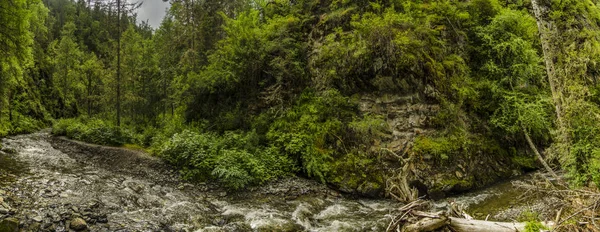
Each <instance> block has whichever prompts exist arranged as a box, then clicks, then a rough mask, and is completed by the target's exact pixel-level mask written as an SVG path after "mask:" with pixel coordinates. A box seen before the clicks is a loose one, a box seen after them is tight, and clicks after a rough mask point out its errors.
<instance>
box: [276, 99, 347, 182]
mask: <svg viewBox="0 0 600 232" xmlns="http://www.w3.org/2000/svg"><path fill="white" fill-rule="evenodd" d="M353 107H354V106H353V104H351V103H349V100H348V98H346V97H344V96H342V95H341V94H340V93H339V92H338V91H336V90H328V91H324V92H322V93H318V94H316V93H313V92H305V93H304V94H303V95H302V96H301V97H300V100H299V101H298V103H297V105H296V106H294V107H293V108H291V109H290V110H288V111H287V112H286V114H285V115H284V116H283V117H281V118H279V119H277V120H276V121H275V122H274V123H273V124H272V125H271V128H270V130H269V132H268V133H267V138H268V139H269V141H271V142H272V143H273V144H274V145H275V146H277V147H280V148H281V150H282V152H284V153H286V154H288V155H290V156H291V157H293V159H295V160H297V161H298V162H299V163H300V166H301V167H302V168H303V170H304V172H305V173H306V174H308V175H309V176H310V177H316V178H318V179H320V180H321V181H322V182H325V176H326V175H327V173H329V171H330V168H331V164H332V162H333V160H334V155H335V151H336V149H337V145H338V144H339V143H340V142H343V140H341V137H340V136H341V135H342V134H343V133H344V132H345V129H346V125H345V122H349V121H350V120H352V117H353V115H354V112H353Z"/></svg>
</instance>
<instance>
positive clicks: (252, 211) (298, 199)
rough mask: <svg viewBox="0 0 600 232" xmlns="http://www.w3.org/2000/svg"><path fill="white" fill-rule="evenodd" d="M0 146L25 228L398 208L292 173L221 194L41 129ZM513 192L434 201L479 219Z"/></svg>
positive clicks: (189, 227)
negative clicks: (461, 207)
mask: <svg viewBox="0 0 600 232" xmlns="http://www.w3.org/2000/svg"><path fill="white" fill-rule="evenodd" d="M2 144H3V146H4V152H0V221H2V220H3V219H5V218H9V217H10V218H16V219H18V220H19V222H20V227H21V229H23V230H24V231H69V228H70V223H71V221H72V220H73V219H75V218H81V219H83V220H85V221H86V222H87V226H88V228H89V230H91V231H384V230H385V229H386V227H387V226H388V224H389V221H390V217H391V215H393V213H394V210H395V209H397V208H398V207H400V206H401V205H400V204H398V203H395V202H393V201H389V200H369V199H352V198H347V197H344V196H342V195H340V194H339V193H337V192H335V191H333V190H329V189H327V188H326V187H324V186H322V185H320V184H318V183H315V182H312V181H309V180H304V179H299V178H288V179H284V180H280V181H278V182H276V183H271V184H268V185H266V186H262V187H256V188H253V189H249V190H248V191H246V192H241V193H236V194H228V193H227V192H225V191H223V190H222V189H220V188H219V187H217V186H214V185H212V184H204V183H199V184H190V183H186V182H184V181H181V180H179V178H178V175H177V173H175V172H173V171H172V170H173V169H172V168H171V167H169V166H167V165H165V164H164V163H162V162H161V161H160V160H158V159H156V158H154V157H150V156H147V155H145V154H143V153H141V152H133V151H127V150H123V149H120V148H105V147H100V146H94V145H84V144H81V143H76V142H72V141H67V140H64V139H60V138H53V137H51V136H50V135H49V134H48V132H39V133H34V134H28V135H20V136H14V137H10V138H6V139H4V140H3V141H2ZM517 193H518V192H516V190H514V188H513V187H512V185H511V184H510V182H507V183H504V184H501V185H499V186H496V187H492V188H489V189H487V190H482V191H479V192H475V193H472V194H467V195H464V196H459V197H455V198H451V199H446V200H442V201H438V202H436V203H435V204H434V206H435V207H437V208H438V209H441V210H443V209H445V208H448V204H449V203H448V202H457V203H459V204H461V205H464V206H465V207H464V208H465V209H466V211H469V212H471V213H476V214H477V215H478V216H483V215H487V214H494V216H497V215H501V214H502V213H505V212H506V211H507V209H509V208H510V205H511V204H513V202H510V200H508V202H506V201H505V200H506V199H515V195H516V194H517ZM491 202H497V203H499V204H500V205H499V206H497V207H496V206H493V207H492V206H491V205H488V204H492V203H491ZM514 204H517V202H514ZM507 206H508V208H507ZM484 209H485V210H484ZM521 210H522V209H521ZM479 211H481V212H479ZM501 217H502V216H498V218H501ZM507 217H510V216H507ZM509 219H510V218H505V220H509Z"/></svg>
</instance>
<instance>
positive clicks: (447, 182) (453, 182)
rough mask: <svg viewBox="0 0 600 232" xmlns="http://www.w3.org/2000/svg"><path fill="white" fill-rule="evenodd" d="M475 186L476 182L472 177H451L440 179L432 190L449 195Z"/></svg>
mask: <svg viewBox="0 0 600 232" xmlns="http://www.w3.org/2000/svg"><path fill="white" fill-rule="evenodd" d="M473 187H475V184H474V181H473V178H472V177H467V178H463V179H458V178H456V177H451V178H448V179H443V180H441V181H439V182H438V183H437V184H435V185H434V186H433V187H432V189H431V192H433V193H438V194H443V195H447V194H453V193H460V192H464V191H466V190H469V189H472V188H473Z"/></svg>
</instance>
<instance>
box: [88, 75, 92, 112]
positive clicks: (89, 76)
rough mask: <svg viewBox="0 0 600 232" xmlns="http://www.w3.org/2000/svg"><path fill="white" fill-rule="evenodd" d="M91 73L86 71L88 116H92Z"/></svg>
mask: <svg viewBox="0 0 600 232" xmlns="http://www.w3.org/2000/svg"><path fill="white" fill-rule="evenodd" d="M91 76H92V75H91V74H90V72H89V71H88V87H87V112H88V116H92V99H91V98H92V77H91Z"/></svg>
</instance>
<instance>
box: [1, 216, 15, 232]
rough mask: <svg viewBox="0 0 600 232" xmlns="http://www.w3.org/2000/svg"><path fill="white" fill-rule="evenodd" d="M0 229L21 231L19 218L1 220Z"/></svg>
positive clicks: (10, 231)
mask: <svg viewBox="0 0 600 232" xmlns="http://www.w3.org/2000/svg"><path fill="white" fill-rule="evenodd" d="M0 231H2V232H17V231H19V220H17V219H16V218H6V219H4V220H2V221H0Z"/></svg>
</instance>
